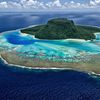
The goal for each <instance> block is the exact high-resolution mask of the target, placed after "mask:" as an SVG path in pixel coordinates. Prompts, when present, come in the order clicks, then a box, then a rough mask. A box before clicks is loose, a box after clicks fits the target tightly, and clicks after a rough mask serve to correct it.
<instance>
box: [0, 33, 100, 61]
mask: <svg viewBox="0 0 100 100" xmlns="http://www.w3.org/2000/svg"><path fill="white" fill-rule="evenodd" d="M99 35H100V34H97V40H95V41H96V42H99ZM0 42H1V44H0V48H3V49H4V48H7V49H8V50H9V51H12V50H13V51H16V52H20V54H21V53H24V54H25V55H26V56H28V57H37V58H41V59H53V60H62V59H63V60H65V61H67V60H66V59H70V58H74V60H75V57H81V58H82V57H83V58H84V56H86V55H90V54H100V45H97V44H96V43H94V42H90V41H85V40H79V39H63V40H40V39H36V38H34V36H32V35H28V34H23V33H21V32H20V31H11V32H5V33H4V34H2V35H0ZM76 61H77V60H76Z"/></svg>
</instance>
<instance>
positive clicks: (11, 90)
mask: <svg viewBox="0 0 100 100" xmlns="http://www.w3.org/2000/svg"><path fill="white" fill-rule="evenodd" d="M56 17H67V18H69V19H73V20H74V21H75V23H76V24H82V25H92V26H97V27H100V13H93V12H91V13H90V12H89V13H88V12H86V13H85V12H84V13H83V12H77V13H74V12H70V13H68V12H63V13H61V12H59V13H58V12H53V13H51V12H50V13H44V12H42V13H40V12H39V13H36V12H34V13H0V32H5V31H10V30H15V29H19V28H24V27H28V26H30V25H38V24H44V23H46V22H47V20H48V19H50V18H56ZM0 36H2V35H0ZM5 37H6V38H7V40H8V42H9V43H11V44H13V45H19V44H20V45H23V44H24V45H29V44H30V45H31V43H33V42H34V43H35V42H39V43H41V42H42V44H45V42H48V43H49V44H50V43H51V42H49V41H39V40H37V39H34V40H33V38H32V37H31V36H29V37H25V36H20V35H19V33H18V31H14V33H13V34H10V35H6V36H5ZM22 38H23V39H22ZM99 39H100V38H99V36H97V40H96V42H99ZM0 40H2V37H0ZM15 40H16V41H17V42H16V41H15ZM29 40H30V41H29ZM57 42H58V41H57ZM57 42H55V41H53V45H54V44H56V43H57ZM63 44H64V43H63ZM71 44H72V41H71V43H70V44H69V46H71V47H73V46H74V47H77V48H80V47H81V49H83V48H84V50H85V51H86V52H87V51H89V50H90V51H89V52H92V53H98V52H100V47H99V46H97V45H94V44H93V43H92V44H91V45H90V44H89V43H83V44H81V43H80V47H78V46H79V43H78V46H77V43H74V44H73V45H71ZM0 45H2V44H0ZM59 45H62V42H61V41H60V42H59ZM54 47H55V46H54ZM89 47H90V48H89ZM80 67H81V66H80ZM0 100H100V76H99V75H94V74H92V75H89V74H88V73H84V72H78V71H74V70H40V69H34V70H30V69H22V68H19V67H15V66H10V65H7V64H5V63H4V62H3V61H2V60H0Z"/></svg>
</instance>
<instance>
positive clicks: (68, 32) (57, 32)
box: [21, 18, 100, 40]
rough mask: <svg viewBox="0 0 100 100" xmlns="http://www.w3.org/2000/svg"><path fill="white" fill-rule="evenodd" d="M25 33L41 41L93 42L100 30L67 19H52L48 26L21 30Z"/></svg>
mask: <svg viewBox="0 0 100 100" xmlns="http://www.w3.org/2000/svg"><path fill="white" fill-rule="evenodd" d="M21 32H23V33H27V34H31V35H35V37H36V38H39V39H67V38H75V39H85V40H93V39H95V35H94V34H93V33H95V32H100V28H96V27H91V26H80V25H75V24H74V22H73V21H72V20H68V19H67V18H56V19H51V20H49V21H48V22H47V24H46V25H40V26H35V27H31V28H27V29H23V30H21Z"/></svg>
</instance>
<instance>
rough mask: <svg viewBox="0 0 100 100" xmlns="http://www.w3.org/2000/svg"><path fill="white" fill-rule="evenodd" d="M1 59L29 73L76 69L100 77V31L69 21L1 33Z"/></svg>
mask: <svg viewBox="0 0 100 100" xmlns="http://www.w3.org/2000/svg"><path fill="white" fill-rule="evenodd" d="M0 56H1V58H2V59H3V60H4V61H5V62H6V63H8V64H13V65H20V66H21V67H23V68H30V69H73V70H78V71H85V72H89V73H92V72H95V73H97V74H100V28H98V27H93V26H82V25H76V24H75V23H74V22H73V21H72V20H68V19H67V18H56V19H50V20H49V21H48V22H47V24H45V25H38V26H34V27H28V28H24V29H20V30H14V31H9V32H4V33H1V35H0Z"/></svg>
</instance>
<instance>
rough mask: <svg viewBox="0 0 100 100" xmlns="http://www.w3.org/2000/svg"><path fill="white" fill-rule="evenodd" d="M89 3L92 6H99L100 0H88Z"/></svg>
mask: <svg viewBox="0 0 100 100" xmlns="http://www.w3.org/2000/svg"><path fill="white" fill-rule="evenodd" d="M90 5H91V6H94V7H97V6H100V0H90Z"/></svg>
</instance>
